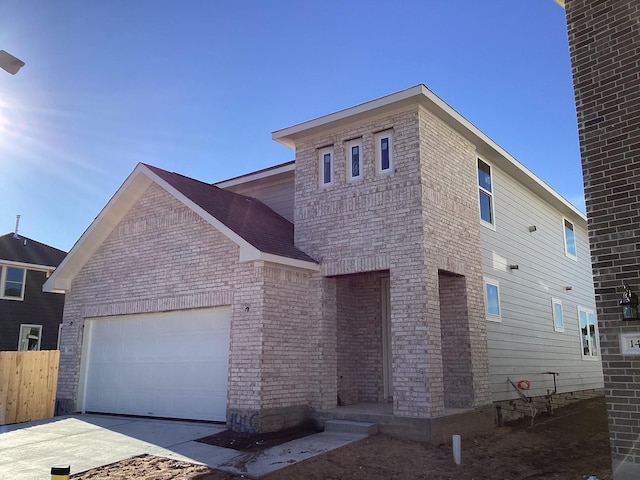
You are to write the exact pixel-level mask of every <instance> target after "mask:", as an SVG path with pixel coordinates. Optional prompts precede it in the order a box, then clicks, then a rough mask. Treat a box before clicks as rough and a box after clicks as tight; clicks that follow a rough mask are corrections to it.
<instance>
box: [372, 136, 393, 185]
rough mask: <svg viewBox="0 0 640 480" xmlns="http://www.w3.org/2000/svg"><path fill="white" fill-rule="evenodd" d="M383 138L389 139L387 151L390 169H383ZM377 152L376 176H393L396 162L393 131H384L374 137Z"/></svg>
mask: <svg viewBox="0 0 640 480" xmlns="http://www.w3.org/2000/svg"><path fill="white" fill-rule="evenodd" d="M383 138H388V139H389V145H388V146H387V149H388V151H389V168H385V169H384V170H383V169H382V148H381V146H380V142H381V141H382V139H383ZM374 141H375V151H376V175H392V174H393V173H394V172H395V162H394V158H393V144H394V141H393V129H388V130H383V131H381V132H377V133H376V134H375V135H374Z"/></svg>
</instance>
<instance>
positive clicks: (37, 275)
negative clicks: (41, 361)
mask: <svg viewBox="0 0 640 480" xmlns="http://www.w3.org/2000/svg"><path fill="white" fill-rule="evenodd" d="M65 255H66V253H65V252H63V251H62V250H58V249H57V248H53V247H50V246H48V245H44V244H42V243H39V242H36V241H35V240H31V239H30V238H27V237H24V236H22V235H16V234H14V233H8V234H6V235H3V236H1V237H0V350H5V351H7V350H55V349H57V348H58V332H59V329H60V324H61V323H62V309H63V307H64V296H63V295H56V294H54V293H46V292H43V291H42V286H43V285H44V282H45V281H46V279H47V278H49V275H51V272H53V271H54V270H55V268H56V267H57V266H58V265H59V264H60V262H61V261H62V259H63V258H64V257H65Z"/></svg>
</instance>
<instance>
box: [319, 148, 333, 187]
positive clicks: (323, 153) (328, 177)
mask: <svg viewBox="0 0 640 480" xmlns="http://www.w3.org/2000/svg"><path fill="white" fill-rule="evenodd" d="M318 161H319V170H320V186H321V187H328V186H330V185H333V148H332V147H329V148H323V149H321V150H319V151H318Z"/></svg>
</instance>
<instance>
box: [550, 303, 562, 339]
mask: <svg viewBox="0 0 640 480" xmlns="http://www.w3.org/2000/svg"><path fill="white" fill-rule="evenodd" d="M551 305H552V314H553V329H554V330H555V331H556V332H564V318H563V317H562V301H560V300H558V299H556V298H552V299H551Z"/></svg>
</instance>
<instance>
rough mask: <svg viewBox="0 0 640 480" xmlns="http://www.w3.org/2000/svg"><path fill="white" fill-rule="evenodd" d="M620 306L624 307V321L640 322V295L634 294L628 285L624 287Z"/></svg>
mask: <svg viewBox="0 0 640 480" xmlns="http://www.w3.org/2000/svg"><path fill="white" fill-rule="evenodd" d="M620 305H621V306H622V319H623V320H640V319H639V318H638V295H636V294H635V293H633V292H632V291H631V289H630V288H629V286H628V285H624V292H622V300H620Z"/></svg>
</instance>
